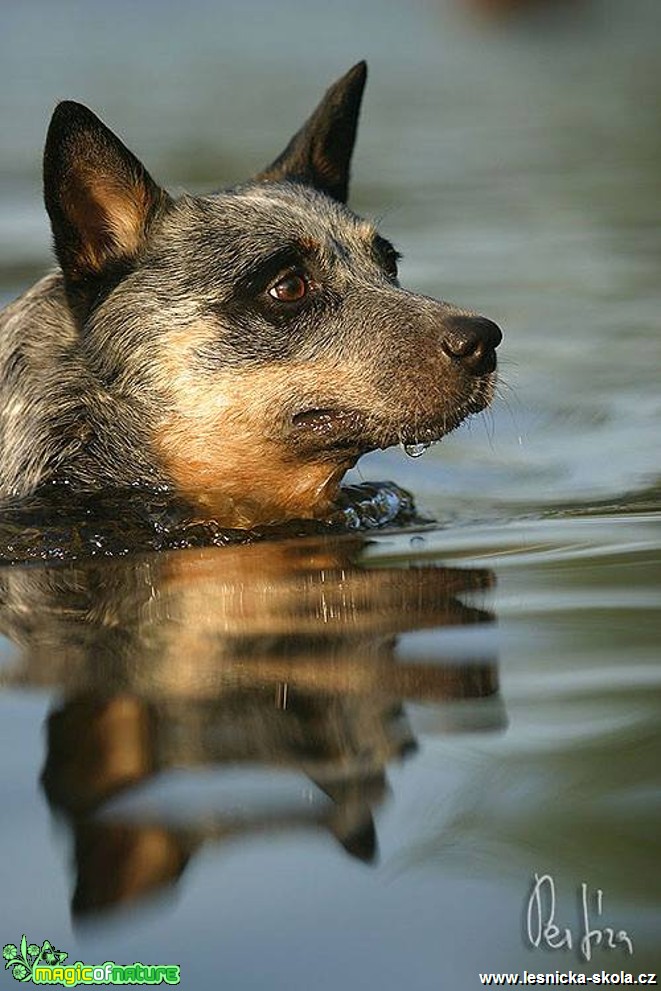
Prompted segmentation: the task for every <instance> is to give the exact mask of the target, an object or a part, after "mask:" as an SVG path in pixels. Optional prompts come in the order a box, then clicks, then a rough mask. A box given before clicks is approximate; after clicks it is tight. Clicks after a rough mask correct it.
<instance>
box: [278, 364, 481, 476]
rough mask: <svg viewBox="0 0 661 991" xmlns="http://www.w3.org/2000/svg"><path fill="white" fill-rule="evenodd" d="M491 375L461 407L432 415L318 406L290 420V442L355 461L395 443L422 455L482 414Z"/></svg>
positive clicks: (305, 410) (409, 451)
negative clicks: (354, 457) (347, 457)
mask: <svg viewBox="0 0 661 991" xmlns="http://www.w3.org/2000/svg"><path fill="white" fill-rule="evenodd" d="M492 395H493V382H492V381H491V376H488V378H485V379H484V380H482V382H481V383H480V385H479V386H478V387H477V388H475V389H474V390H473V391H472V392H471V394H470V395H469V396H468V397H465V398H464V400H463V401H462V402H458V403H454V404H452V405H451V406H448V407H446V408H444V409H443V408H441V409H438V410H434V411H433V413H431V414H430V413H429V412H428V411H426V412H425V413H422V412H418V413H416V412H415V411H413V412H412V411H405V412H404V411H402V414H401V415H400V416H398V415H397V414H396V413H395V412H393V414H392V415H389V416H382V415H378V414H376V413H374V412H369V413H366V412H363V411H359V410H355V409H348V408H342V407H339V406H338V407H335V406H318V407H317V406H314V407H309V408H306V409H303V410H299V411H298V412H296V413H294V414H293V415H292V416H291V420H290V428H289V433H290V438H291V440H293V441H294V443H295V444H296V445H297V446H299V447H303V448H307V449H310V450H316V451H322V450H323V451H326V452H328V453H329V454H331V455H332V454H333V453H346V454H353V455H355V456H356V457H360V455H362V454H365V453H367V452H368V451H374V450H377V449H379V448H381V449H384V450H385V449H386V448H388V447H394V446H396V445H397V444H400V445H402V447H404V449H405V450H406V451H407V453H411V452H413V456H415V454H416V453H422V452H423V451H424V450H426V448H428V447H429V446H430V445H431V444H434V443H437V442H438V441H440V440H442V439H443V437H445V436H446V435H447V434H449V433H451V432H452V431H453V430H455V429H456V428H457V427H458V426H459V425H460V424H461V423H462V422H463V421H464V420H465V419H467V418H468V417H470V416H473V415H475V414H477V413H481V412H482V411H483V410H484V409H485V408H486V407H487V406H488V405H489V403H490V402H491V398H492Z"/></svg>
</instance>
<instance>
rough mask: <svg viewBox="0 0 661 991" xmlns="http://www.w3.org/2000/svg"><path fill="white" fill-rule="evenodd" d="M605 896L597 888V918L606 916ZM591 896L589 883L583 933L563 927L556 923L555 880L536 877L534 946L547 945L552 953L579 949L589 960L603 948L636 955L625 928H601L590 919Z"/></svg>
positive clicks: (531, 905) (530, 918) (530, 922)
mask: <svg viewBox="0 0 661 991" xmlns="http://www.w3.org/2000/svg"><path fill="white" fill-rule="evenodd" d="M603 897H604V893H603V891H602V890H601V888H597V891H596V896H595V897H594V898H593V899H592V900H593V901H594V907H595V909H596V915H597V917H599V916H601V915H602V913H603ZM590 900H591V899H590V893H589V890H588V886H587V884H585V883H583V884H581V889H580V901H581V915H582V918H581V920H580V922H581V928H580V930H578V931H576V930H572V929H571V928H570V927H569V926H560V925H558V924H557V923H556V921H555V881H554V880H553V878H552V877H551V875H550V874H542V875H541V876H540V875H538V874H535V883H534V885H533V889H532V892H531V893H530V898H529V899H528V912H527V918H526V922H527V928H528V933H527V935H528V940H529V941H530V943H531V945H532V946H535V947H539V946H542V945H543V946H546V947H548V948H549V949H551V950H563V949H569V950H571V949H572V948H573V947H574V946H576V947H578V949H579V950H580V952H581V954H582V956H583V957H584V958H585V960H591V959H592V950H593V948H594V947H596V946H601V947H602V948H603V949H606V950H617V949H624V950H626V952H627V953H629V954H633V941H632V940H631V938H630V937H629V934H628V933H627V932H626V931H625V930H624V929H618V930H615V929H614V928H613V927H611V926H602V927H601V928H597V927H596V926H595V925H593V923H592V921H591V918H590V904H589V903H590Z"/></svg>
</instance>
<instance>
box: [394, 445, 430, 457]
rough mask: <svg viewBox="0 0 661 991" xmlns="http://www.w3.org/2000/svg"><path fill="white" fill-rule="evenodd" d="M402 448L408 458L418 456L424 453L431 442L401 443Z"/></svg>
mask: <svg viewBox="0 0 661 991" xmlns="http://www.w3.org/2000/svg"><path fill="white" fill-rule="evenodd" d="M401 446H402V450H403V451H404V454H407V455H408V456H409V458H420V457H422V455H423V454H424V453H425V451H426V450H427V448H428V447H431V444H402V445H401Z"/></svg>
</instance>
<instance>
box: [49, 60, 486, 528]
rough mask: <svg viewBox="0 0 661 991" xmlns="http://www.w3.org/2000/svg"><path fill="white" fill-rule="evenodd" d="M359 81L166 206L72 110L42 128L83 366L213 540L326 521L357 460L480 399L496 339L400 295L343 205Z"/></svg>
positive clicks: (137, 167)
mask: <svg viewBox="0 0 661 991" xmlns="http://www.w3.org/2000/svg"><path fill="white" fill-rule="evenodd" d="M365 77H366V67H365V64H364V63H359V64H358V65H356V66H355V67H354V68H353V69H351V71H350V72H348V73H347V74H346V75H345V76H344V77H343V78H341V79H340V80H339V81H338V82H336V83H335V84H334V85H333V86H332V87H331V88H330V89H329V90H328V92H327V93H326V94H325V96H324V97H323V99H322V101H321V103H320V104H319V106H318V107H317V109H316V110H315V111H314V113H313V114H312V116H311V117H310V118H309V120H308V121H307V122H306V124H305V125H304V126H303V127H302V129H301V130H300V131H298V133H297V134H296V135H295V136H294V137H293V138H292V140H291V141H290V143H289V144H288V146H287V148H286V149H285V151H284V152H283V153H282V154H281V155H280V156H279V157H278V158H277V159H276V160H275V161H274V162H273V164H272V165H271V166H269V167H268V168H267V169H265V170H264V171H262V172H260V173H259V174H258V175H256V176H255V177H254V178H253V179H252V180H250V181H248V182H246V183H244V184H242V185H239V186H236V187H234V188H232V189H228V190H225V191H222V192H219V193H217V194H214V195H210V196H200V197H192V196H187V195H185V196H182V197H180V198H178V199H176V200H173V199H172V198H171V197H170V196H169V195H168V194H167V193H166V192H165V191H164V190H162V189H161V188H159V186H157V184H156V183H155V182H154V180H153V179H152V178H151V177H150V175H149V174H148V172H147V171H146V170H145V168H144V167H143V166H142V165H141V163H140V162H139V161H138V160H137V159H136V158H135V156H134V155H133V154H132V153H131V152H130V151H129V150H128V149H127V148H125V147H124V145H123V144H122V143H121V142H120V141H119V139H118V138H117V137H116V136H115V135H114V134H112V132H111V131H109V130H108V129H107V128H106V127H105V125H103V124H102V123H101V121H99V120H98V118H97V117H95V116H94V115H93V114H92V113H91V112H90V111H89V110H87V109H86V108H84V107H82V106H81V105H80V104H75V103H64V104H60V105H59V106H58V108H57V109H56V111H55V114H54V116H53V120H52V122H51V126H50V130H49V135H48V139H47V143H46V151H45V163H44V185H45V199H46V206H47V209H48V212H49V215H50V218H51V222H52V228H53V234H54V241H55V249H56V253H57V256H58V258H59V261H60V264H61V267H62V272H63V276H64V281H65V287H66V291H67V296H68V299H69V303H70V306H71V309H72V311H73V313H74V314H75V316H76V318H77V321H78V324H79V327H80V348H81V352H82V353H83V355H84V359H85V362H86V364H87V366H88V367H89V369H90V370H91V371H92V372H93V374H94V376H95V379H96V381H98V382H99V383H100V388H102V389H103V390H104V392H105V393H107V395H108V396H109V397H110V398H111V399H112V397H116V398H119V397H121V399H122V401H123V402H124V403H127V402H128V403H130V404H131V405H132V406H133V407H134V408H137V409H138V411H139V415H140V417H141V418H142V420H143V422H144V428H145V437H146V443H147V444H148V445H149V449H150V452H151V456H152V457H153V459H154V461H155V463H157V465H158V466H159V472H160V473H161V475H162V477H163V479H164V480H165V481H167V482H168V483H170V484H172V485H173V486H174V487H175V488H176V489H177V490H178V491H179V492H180V493H182V494H183V495H184V496H186V497H187V498H188V499H190V500H191V501H192V502H194V503H196V504H198V505H200V506H201V507H202V509H203V511H204V512H205V513H207V514H208V515H215V516H217V517H218V518H219V519H220V520H221V521H222V522H224V523H227V524H232V525H234V524H238V525H251V524H253V523H259V522H270V521H273V520H277V519H283V518H287V517H295V516H315V515H323V514H324V513H326V512H327V511H328V509H329V507H330V505H331V503H332V500H333V498H334V496H335V495H336V493H337V487H338V485H339V482H340V479H341V477H342V475H343V474H344V472H345V471H346V470H347V468H349V467H351V466H352V465H353V464H355V462H356V460H357V459H358V458H359V457H360V455H361V454H363V453H365V452H367V451H370V450H374V449H376V448H385V447H389V446H391V445H393V444H397V443H404V444H406V445H421V444H423V445H427V444H429V443H431V442H432V441H435V440H439V439H440V438H441V437H443V436H444V435H445V434H446V433H448V432H449V431H451V430H453V429H454V428H455V427H456V426H457V425H458V424H459V423H461V421H462V420H464V419H465V418H466V417H467V416H469V415H470V414H472V413H477V412H479V411H480V410H482V409H483V408H484V407H485V406H486V405H487V404H488V403H489V402H490V399H491V396H492V392H493V387H494V378H495V368H496V356H495V348H496V346H497V345H498V343H499V341H500V339H501V333H500V330H499V329H498V327H497V326H496V325H495V324H493V323H492V322H491V321H489V320H487V319H485V318H484V317H480V316H477V315H476V314H474V313H471V312H470V311H467V310H463V309H459V308H457V307H455V306H452V305H450V304H448V303H444V302H439V301H437V300H434V299H431V298H429V297H426V296H422V295H418V294H414V293H412V292H409V291H407V290H405V289H403V288H401V287H400V285H399V282H398V277H397V259H398V253H397V251H396V250H395V248H394V247H393V246H392V245H391V244H390V242H389V241H388V240H386V239H385V238H384V237H382V236H381V235H380V234H379V233H378V232H377V230H376V228H375V226H374V225H373V224H372V223H370V222H368V221H366V220H363V219H361V218H360V217H358V216H357V215H356V214H354V213H353V212H352V211H351V210H350V209H349V208H348V207H347V205H346V199H347V191H348V183H349V168H350V160H351V154H352V151H353V145H354V140H355V135H356V127H357V122H358V114H359V109H360V102H361V97H362V92H363V87H364V83H365Z"/></svg>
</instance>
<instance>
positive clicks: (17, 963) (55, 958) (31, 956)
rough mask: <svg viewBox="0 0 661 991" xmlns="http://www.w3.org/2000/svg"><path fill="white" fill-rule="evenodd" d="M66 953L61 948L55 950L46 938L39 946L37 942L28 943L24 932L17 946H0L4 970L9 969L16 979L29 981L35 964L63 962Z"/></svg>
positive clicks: (11, 944) (6, 944)
mask: <svg viewBox="0 0 661 991" xmlns="http://www.w3.org/2000/svg"><path fill="white" fill-rule="evenodd" d="M68 955H69V954H68V953H65V952H64V951H63V950H56V949H55V947H54V946H53V944H52V943H51V942H50V940H48V939H45V940H44V941H43V943H42V944H41V946H39V944H38V943H30V944H29V945H28V941H27V937H26V936H25V934H23V936H21V942H20V944H19V945H18V946H16V944H15V943H5V945H4V946H3V948H2V957H3V959H4V961H5V970H9V969H11V972H12V977H13V978H14V980H16V981H30V980H31V979H32V974H33V972H34V968H35V966H36V965H37V964H40V963H46V964H51V965H53V964H58V963H64V961H65V960H66V958H67V957H68Z"/></svg>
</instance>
